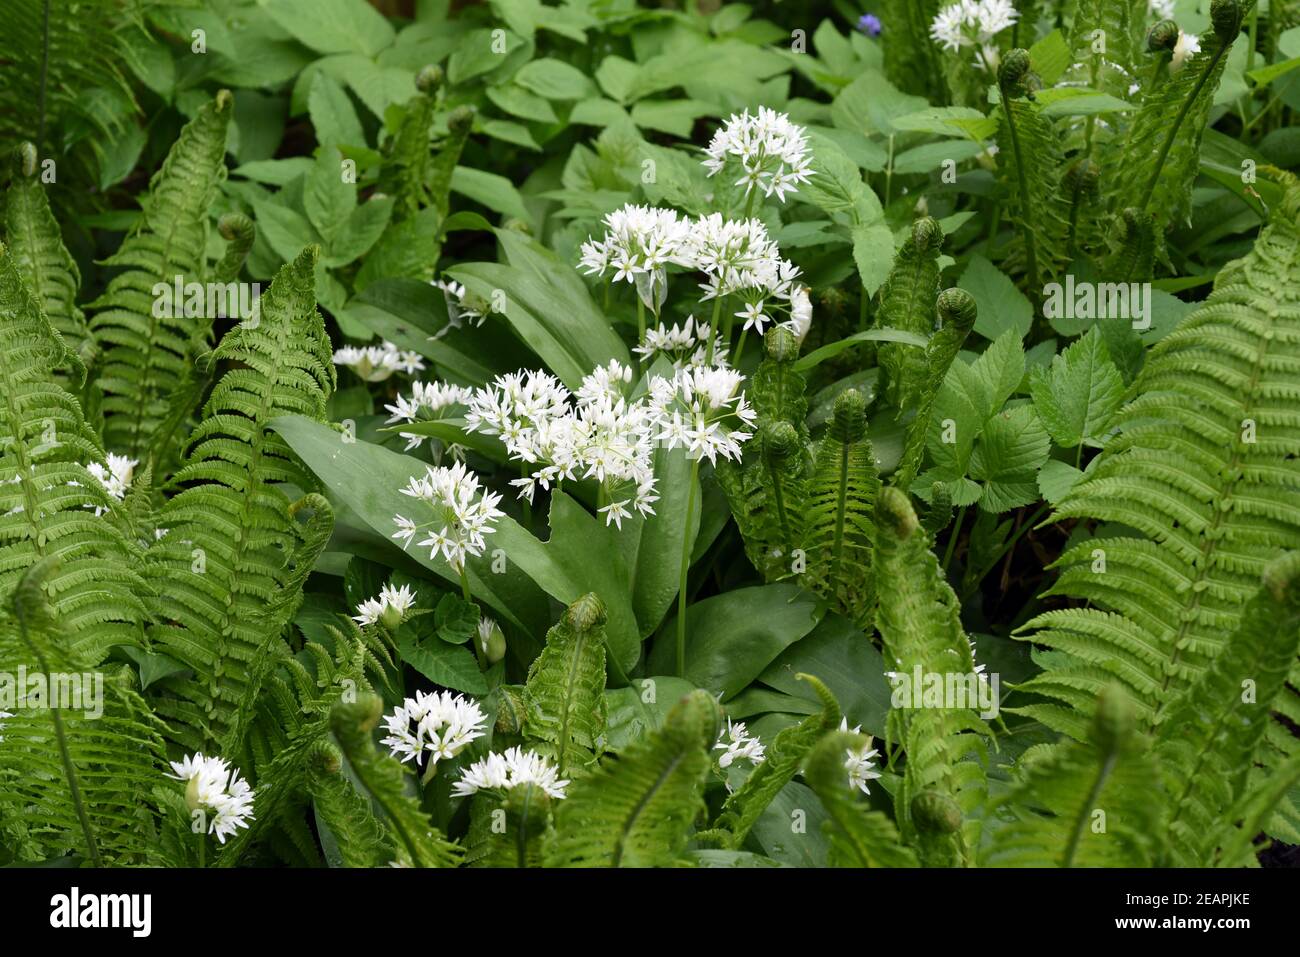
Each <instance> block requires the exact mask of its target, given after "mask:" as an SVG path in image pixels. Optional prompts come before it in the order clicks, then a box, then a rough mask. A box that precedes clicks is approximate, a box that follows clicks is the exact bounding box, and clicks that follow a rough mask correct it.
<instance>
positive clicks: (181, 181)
mask: <svg viewBox="0 0 1300 957" xmlns="http://www.w3.org/2000/svg"><path fill="white" fill-rule="evenodd" d="M233 109H234V97H233V96H232V95H231V94H230V92H229V91H227V90H223V91H221V92H220V93H218V94H217V97H216V99H215V100H213V101H212V102H211V103H208V104H206V105H205V106H204V107H203V108H202V109H200V110H199V113H198V115H197V116H196V117H195V118H194V119H193V120H191V121H190V122H189V123H188V124H186V126H185V128H184V129H183V130H181V135H180V138H179V139H177V141H176V143H175V144H174V145H173V146H172V148H171V151H170V152H169V153H168V154H167V159H166V160H164V162H163V165H162V169H161V170H159V172H158V173H157V174H156V175H155V176H154V178H153V180H152V181H151V182H150V190H149V193H148V195H147V196H145V197H144V198H143V199H142V200H141V203H140V205H141V218H140V222H139V224H138V225H137V227H136V228H135V230H134V231H133V232H132V233H131V234H130V235H128V236H127V238H126V239H125V240H124V241H123V243H122V246H121V248H119V249H118V251H117V252H116V253H115V254H114V255H113V256H111V257H110V258H109V259H108V260H107V265H109V266H122V267H125V268H124V269H123V270H122V271H121V272H119V273H118V274H117V275H115V276H114V277H113V279H112V280H111V281H110V282H109V285H108V289H107V291H106V292H105V293H104V294H103V295H102V296H100V297H99V298H98V299H96V300H95V301H94V302H93V303H91V304H90V306H89V309H90V310H91V311H92V316H91V319H90V332H91V335H92V336H93V338H94V342H95V347H96V349H97V350H98V351H99V353H100V358H99V360H98V362H97V363H96V370H97V377H96V378H97V382H98V385H99V388H100V389H101V390H102V391H103V396H104V397H103V401H102V406H103V414H104V420H105V421H104V444H105V446H106V447H107V448H108V450H109V451H110V452H116V453H118V454H121V455H126V456H128V457H130V458H134V459H139V460H141V461H150V460H152V461H154V462H155V465H156V466H158V467H161V466H163V465H164V464H168V463H169V462H170V460H171V454H172V449H171V448H170V443H171V439H172V436H171V435H169V434H164V428H163V426H164V424H165V423H168V422H170V423H172V424H173V426H174V425H175V424H177V423H176V419H175V418H174V417H173V415H172V413H173V411H174V405H175V403H177V402H188V403H190V404H191V407H192V404H193V403H194V402H196V401H197V398H198V396H197V393H196V392H195V391H194V390H193V389H192V388H189V387H190V386H191V385H192V379H193V366H194V362H195V359H196V358H197V356H198V355H199V354H200V353H201V352H202V351H204V350H205V349H206V348H207V341H208V336H209V333H210V330H211V327H212V320H213V318H214V317H213V316H211V315H208V314H207V308H206V303H205V306H204V308H203V309H202V310H200V315H189V314H188V313H189V312H190V310H189V309H188V308H186V303H185V302H184V301H182V302H176V301H174V300H175V293H174V290H175V289H176V286H177V284H178V283H179V284H180V287H181V289H182V290H184V288H185V285H186V284H187V283H191V282H202V281H203V280H204V279H205V272H206V270H205V264H206V258H205V253H206V248H207V240H208V210H209V208H210V207H211V205H212V202H213V200H214V198H215V197H216V193H217V187H218V185H219V184H220V182H221V180H222V179H224V177H225V175H226V168H225V165H224V162H223V159H224V157H225V153H226V130H227V127H228V126H229V123H230V115H231V113H232V111H233ZM163 289H166V290H167V292H166V293H164V295H165V296H166V297H167V300H168V302H169V303H170V309H168V308H164V307H163V305H162V303H160V295H159V294H160V292H161V291H162V290H163ZM186 295H187V296H188V293H187V294H186ZM205 299H206V297H205ZM185 411H186V412H188V409H186V410H185Z"/></svg>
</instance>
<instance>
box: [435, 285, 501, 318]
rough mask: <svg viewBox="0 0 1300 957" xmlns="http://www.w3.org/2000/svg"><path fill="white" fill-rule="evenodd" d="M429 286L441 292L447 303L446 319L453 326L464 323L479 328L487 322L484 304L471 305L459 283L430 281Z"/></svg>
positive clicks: (478, 302) (480, 302)
mask: <svg viewBox="0 0 1300 957" xmlns="http://www.w3.org/2000/svg"><path fill="white" fill-rule="evenodd" d="M429 285H431V286H433V287H434V288H435V289H441V290H442V293H443V296H444V297H445V298H446V301H447V318H448V319H450V320H451V324H452V325H453V326H463V325H465V324H466V323H470V324H472V325H475V326H481V325H483V323H484V322H485V321H486V320H487V309H486V306H485V304H484V303H483V302H482V301H481V300H479V301H476V302H473V303H471V302H470V300H469V296H468V294H467V293H466V291H465V287H464V286H463V285H462V284H461V283H458V282H456V280H454V279H432V280H430V281H429Z"/></svg>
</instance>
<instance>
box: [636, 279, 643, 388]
mask: <svg viewBox="0 0 1300 957" xmlns="http://www.w3.org/2000/svg"><path fill="white" fill-rule="evenodd" d="M643 342H645V303H644V302H642V301H641V296H640V294H639V293H638V294H637V297H636V344H637V345H638V346H639V345H641V343H643ZM636 369H637V372H640V371H641V358H640V356H637V360H636Z"/></svg>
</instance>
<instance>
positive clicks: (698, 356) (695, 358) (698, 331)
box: [632, 316, 727, 372]
mask: <svg viewBox="0 0 1300 957" xmlns="http://www.w3.org/2000/svg"><path fill="white" fill-rule="evenodd" d="M710 339H712V342H710V341H709V340H710ZM632 351H633V352H635V353H636V354H637V355H639V356H641V357H642V358H643V359H645V360H646V362H647V363H649V362H652V361H653V360H654V357H655V356H657V355H663V356H667V357H668V359H669V360H670V361H671V362H672V364H673V368H674V369H675V370H677V371H678V372H680V371H681V370H682V369H700V368H705V367H707V366H710V365H719V366H725V365H726V364H727V357H726V353H727V346H726V343H724V342H723V341H722V336H720V335H717V334H714V333H713V328H712V327H711V326H710V325H709V324H708V323H707V322H699V321H697V320H696V318H695V317H694V316H687V317H686V321H685V322H683V323H680V324H677V325H673V326H665V325H664V324H663V323H662V322H661V323H660V324H659V325H658V326H656V327H655V328H653V329H647V330H646V332H645V338H643V339H642V340H641V344H640V345H639V346H637V347H636V348H635V349H633V350H632ZM710 357H711V358H710Z"/></svg>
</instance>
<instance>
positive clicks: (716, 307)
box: [708, 296, 722, 365]
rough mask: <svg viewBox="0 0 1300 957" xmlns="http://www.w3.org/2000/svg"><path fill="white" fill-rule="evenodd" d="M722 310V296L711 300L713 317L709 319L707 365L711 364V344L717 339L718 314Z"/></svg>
mask: <svg viewBox="0 0 1300 957" xmlns="http://www.w3.org/2000/svg"><path fill="white" fill-rule="evenodd" d="M721 312H722V297H721V296H718V297H716V298H715V299H714V300H713V318H712V319H711V320H710V321H709V352H708V356H709V365H713V344H714V343H715V342H717V340H718V315H719V313H721Z"/></svg>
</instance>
